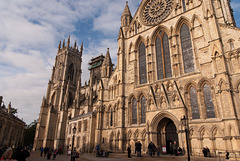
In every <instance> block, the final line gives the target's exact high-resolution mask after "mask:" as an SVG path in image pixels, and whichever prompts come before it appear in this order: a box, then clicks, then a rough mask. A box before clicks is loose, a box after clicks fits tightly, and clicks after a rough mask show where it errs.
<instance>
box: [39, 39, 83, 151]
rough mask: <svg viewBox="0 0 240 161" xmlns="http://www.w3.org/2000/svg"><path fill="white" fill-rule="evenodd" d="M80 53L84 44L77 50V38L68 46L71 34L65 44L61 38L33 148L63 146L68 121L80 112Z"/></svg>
mask: <svg viewBox="0 0 240 161" xmlns="http://www.w3.org/2000/svg"><path fill="white" fill-rule="evenodd" d="M82 52H83V45H82V46H81V48H80V50H79V49H78V47H77V42H76V41H75V43H74V46H73V47H72V46H70V36H69V37H68V40H67V43H66V44H65V40H64V41H63V43H61V41H60V43H59V46H58V52H57V56H56V58H55V65H54V66H53V69H52V76H51V79H50V80H49V83H48V89H47V94H46V97H44V98H43V101H42V106H41V111H40V116H39V120H38V125H37V129H36V135H35V141H34V148H39V147H41V146H43V147H55V148H59V147H62V148H63V147H64V142H65V131H66V124H67V121H68V119H70V118H71V117H74V116H76V115H77V114H78V113H79V107H80V106H79V104H80V99H79V98H78V97H80V95H79V94H78V93H80V91H79V92H77V90H80V86H81V74H82V70H81V65H82Z"/></svg>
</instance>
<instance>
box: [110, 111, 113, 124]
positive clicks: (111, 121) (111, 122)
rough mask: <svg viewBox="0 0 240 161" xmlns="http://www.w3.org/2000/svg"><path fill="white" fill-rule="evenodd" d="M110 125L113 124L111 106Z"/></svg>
mask: <svg viewBox="0 0 240 161" xmlns="http://www.w3.org/2000/svg"><path fill="white" fill-rule="evenodd" d="M110 126H113V109H112V108H111V113H110Z"/></svg>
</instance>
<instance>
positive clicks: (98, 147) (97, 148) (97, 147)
mask: <svg viewBox="0 0 240 161" xmlns="http://www.w3.org/2000/svg"><path fill="white" fill-rule="evenodd" d="M99 149H100V146H99V145H97V146H96V150H97V154H96V156H97V157H99Z"/></svg>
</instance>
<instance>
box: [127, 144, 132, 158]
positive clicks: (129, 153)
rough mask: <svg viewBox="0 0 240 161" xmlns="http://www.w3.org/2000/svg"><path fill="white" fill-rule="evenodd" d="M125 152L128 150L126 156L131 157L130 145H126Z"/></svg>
mask: <svg viewBox="0 0 240 161" xmlns="http://www.w3.org/2000/svg"><path fill="white" fill-rule="evenodd" d="M127 152H128V158H131V152H132V151H131V147H130V146H128V148H127Z"/></svg>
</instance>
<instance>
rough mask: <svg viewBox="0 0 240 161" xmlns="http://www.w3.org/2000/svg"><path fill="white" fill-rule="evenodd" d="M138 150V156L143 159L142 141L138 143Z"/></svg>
mask: <svg viewBox="0 0 240 161" xmlns="http://www.w3.org/2000/svg"><path fill="white" fill-rule="evenodd" d="M136 150H137V156H138V157H141V150H142V144H141V143H140V141H138V142H137V145H136Z"/></svg>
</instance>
